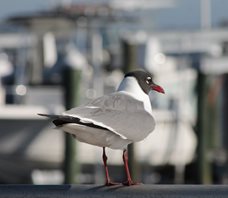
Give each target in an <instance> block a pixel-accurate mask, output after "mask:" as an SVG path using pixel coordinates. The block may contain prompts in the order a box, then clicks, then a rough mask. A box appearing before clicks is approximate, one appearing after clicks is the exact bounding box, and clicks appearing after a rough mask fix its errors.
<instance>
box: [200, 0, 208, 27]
mask: <svg viewBox="0 0 228 198" xmlns="http://www.w3.org/2000/svg"><path fill="white" fill-rule="evenodd" d="M200 3H201V4H200V12H201V13H200V15H201V28H202V29H210V28H211V0H201V2H200Z"/></svg>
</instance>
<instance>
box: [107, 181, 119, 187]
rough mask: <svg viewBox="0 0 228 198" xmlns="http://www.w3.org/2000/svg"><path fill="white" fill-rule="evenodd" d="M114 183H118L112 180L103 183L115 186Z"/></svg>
mask: <svg viewBox="0 0 228 198" xmlns="http://www.w3.org/2000/svg"><path fill="white" fill-rule="evenodd" d="M115 185H119V183H117V182H112V181H108V182H106V183H105V186H115Z"/></svg>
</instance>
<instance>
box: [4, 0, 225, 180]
mask: <svg viewBox="0 0 228 198" xmlns="http://www.w3.org/2000/svg"><path fill="white" fill-rule="evenodd" d="M227 7H228V1H226V0H216V1H215V0H192V1H189V0H141V1H137V0H128V1H121V0H97V1H92V0H91V1H89V0H84V1H82V0H81V1H80V0H47V1H38V0H33V1H29V0H20V2H19V1H13V0H8V1H1V2H0V183H2V184H10V183H14V184H15V183H27V184H29V183H32V184H62V183H80V184H91V183H95V184H102V183H104V171H103V166H102V158H101V155H102V149H101V148H98V147H95V146H90V145H87V144H83V143H80V142H78V141H74V140H73V139H71V137H69V136H67V135H65V134H64V133H63V132H62V131H59V130H56V129H54V126H53V124H52V123H50V121H48V120H46V119H44V118H42V117H39V116H37V113H60V112H62V111H64V110H65V109H69V108H71V107H73V106H77V105H80V104H85V103H87V102H89V101H90V100H92V99H94V98H96V97H98V96H101V95H103V94H108V93H111V92H113V91H114V90H115V89H116V87H117V86H118V83H119V82H120V81H121V80H122V78H123V75H124V73H125V72H127V71H130V70H132V69H135V68H144V69H147V70H148V71H150V72H151V73H152V74H153V75H154V78H155V82H156V83H157V84H159V85H161V86H162V87H163V88H164V89H165V91H166V94H165V95H160V94H156V93H151V95H150V98H151V102H152V105H153V112H154V116H155V119H156V122H157V125H156V129H155V131H154V132H153V133H152V134H151V135H150V136H149V137H148V138H147V139H146V140H144V141H143V142H139V143H136V144H134V145H133V146H131V147H130V148H129V154H130V163H131V169H132V173H133V176H134V178H135V179H136V180H138V181H142V182H143V183H146V184H227V183H228V166H227V165H228V133H227V131H228V122H227V119H228V90H227V89H228V12H227ZM107 150H108V151H107V152H108V157H109V161H108V163H109V167H110V173H111V177H112V178H113V179H114V180H116V181H122V180H124V178H125V175H124V169H123V163H122V152H121V151H113V150H110V149H107Z"/></svg>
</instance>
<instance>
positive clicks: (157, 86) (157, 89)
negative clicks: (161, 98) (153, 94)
mask: <svg viewBox="0 0 228 198" xmlns="http://www.w3.org/2000/svg"><path fill="white" fill-rule="evenodd" d="M151 89H153V90H154V91H157V92H159V93H163V94H164V93H165V91H164V89H163V88H162V87H160V86H159V85H156V84H153V85H152V86H151Z"/></svg>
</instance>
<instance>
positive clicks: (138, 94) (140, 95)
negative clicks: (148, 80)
mask: <svg viewBox="0 0 228 198" xmlns="http://www.w3.org/2000/svg"><path fill="white" fill-rule="evenodd" d="M117 91H125V92H127V93H128V94H130V95H131V96H132V97H134V98H135V99H137V100H139V101H142V102H143V104H144V108H145V110H146V111H147V112H148V113H150V114H152V106H151V102H150V98H149V96H148V95H147V94H146V93H145V92H144V91H143V90H142V88H141V87H140V85H139V84H138V82H137V80H136V79H135V78H134V77H130V76H129V77H126V78H124V79H123V81H122V82H121V83H120V85H119V88H118V89H117Z"/></svg>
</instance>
